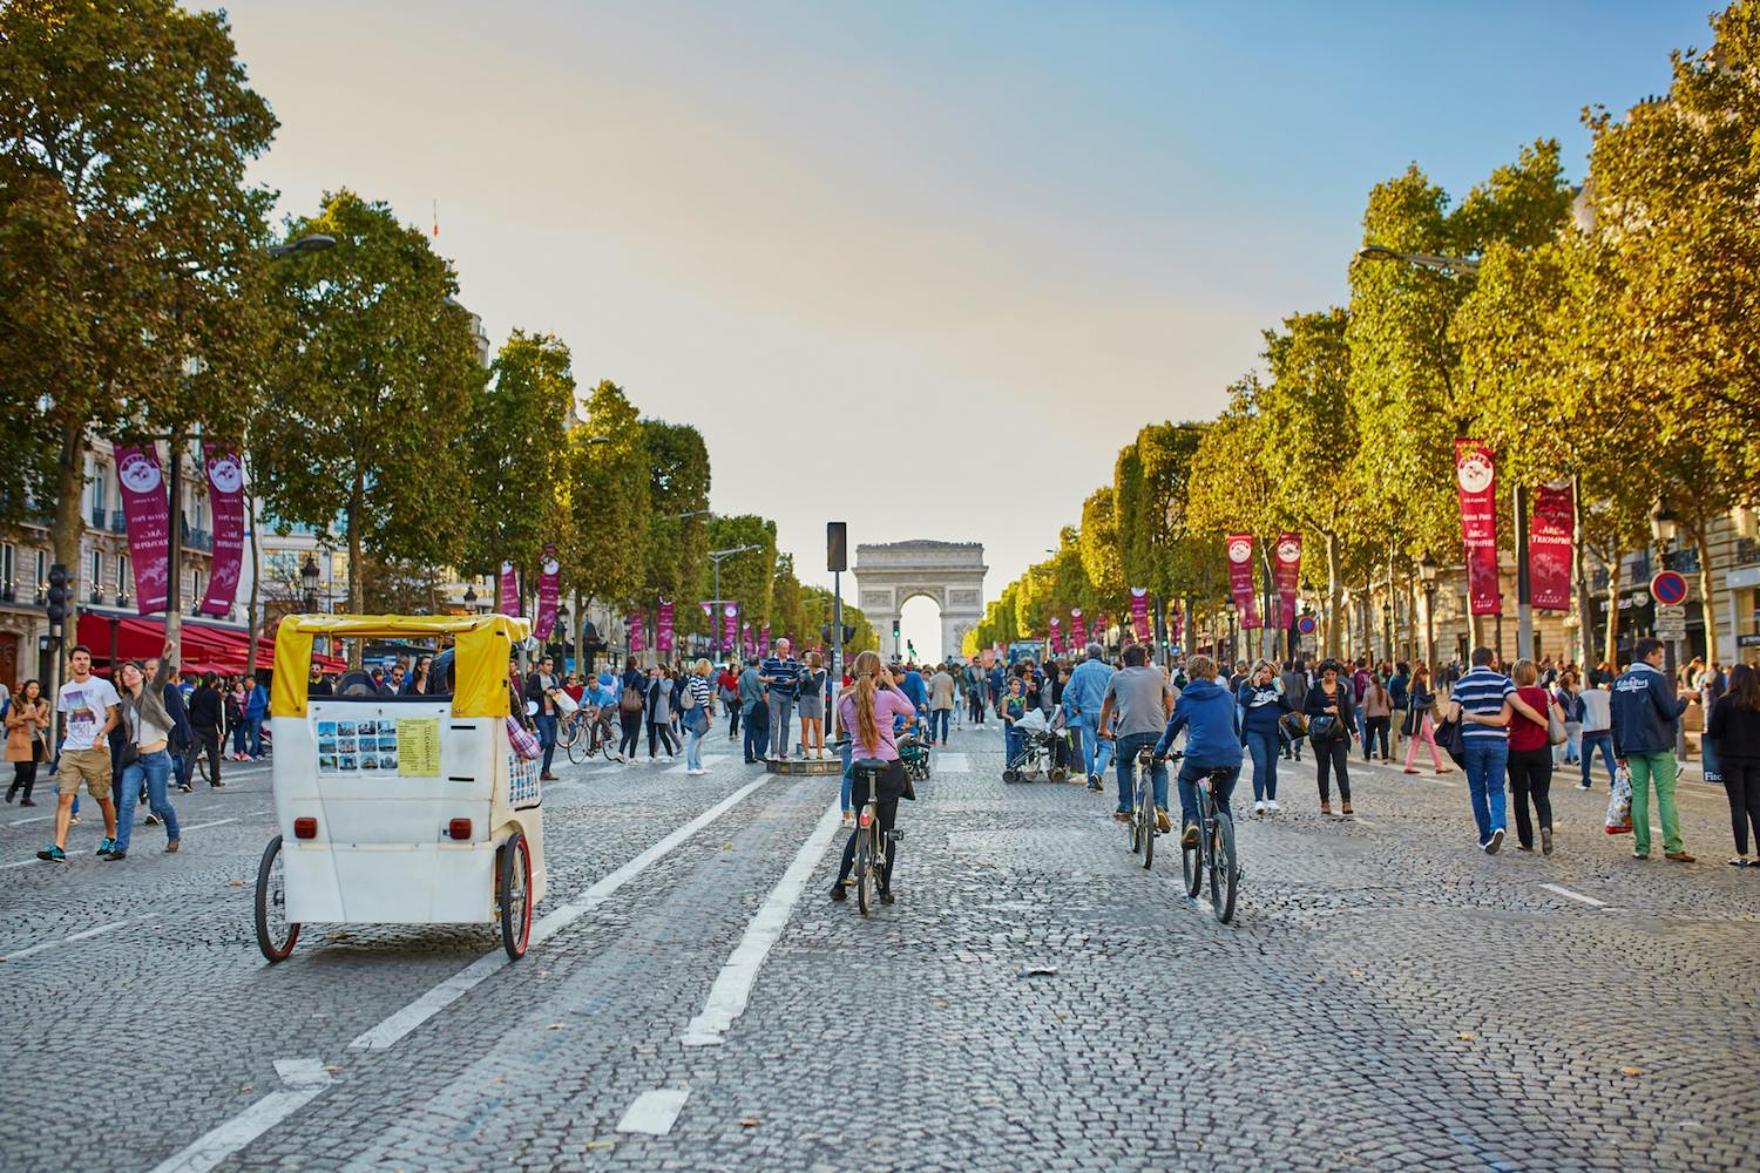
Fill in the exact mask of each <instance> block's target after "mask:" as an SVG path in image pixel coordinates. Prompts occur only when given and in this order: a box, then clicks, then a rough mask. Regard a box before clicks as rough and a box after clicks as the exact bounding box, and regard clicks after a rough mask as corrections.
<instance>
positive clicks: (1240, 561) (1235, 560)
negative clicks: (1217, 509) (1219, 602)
mask: <svg viewBox="0 0 1760 1173" xmlns="http://www.w3.org/2000/svg"><path fill="white" fill-rule="evenodd" d="M1227 549H1228V592H1229V594H1230V595H1232V596H1233V597H1234V606H1235V610H1236V611H1238V612H1239V613H1240V617H1241V628H1242V629H1243V630H1245V629H1246V628H1249V627H1258V626H1260V625H1261V624H1262V622H1263V620H1261V618H1260V616H1259V607H1258V599H1257V596H1255V595H1254V594H1253V535H1252V534H1229V535H1228V547H1227Z"/></svg>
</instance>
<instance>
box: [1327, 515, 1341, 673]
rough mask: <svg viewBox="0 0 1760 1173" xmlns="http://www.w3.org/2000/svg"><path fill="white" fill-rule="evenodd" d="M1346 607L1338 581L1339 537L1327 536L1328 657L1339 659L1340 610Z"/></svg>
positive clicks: (1335, 535)
mask: <svg viewBox="0 0 1760 1173" xmlns="http://www.w3.org/2000/svg"><path fill="white" fill-rule="evenodd" d="M1343 605H1344V601H1343V592H1342V591H1341V589H1340V586H1339V581H1338V535H1337V534H1333V533H1329V534H1327V535H1326V656H1327V658H1328V659H1332V660H1336V659H1338V627H1339V623H1338V621H1339V609H1340V608H1341V607H1342V606H1343Z"/></svg>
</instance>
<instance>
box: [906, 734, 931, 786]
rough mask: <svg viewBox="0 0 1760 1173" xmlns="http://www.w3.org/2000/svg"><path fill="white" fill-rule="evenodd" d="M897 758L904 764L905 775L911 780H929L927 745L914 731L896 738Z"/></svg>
mask: <svg viewBox="0 0 1760 1173" xmlns="http://www.w3.org/2000/svg"><path fill="white" fill-rule="evenodd" d="M898 760H899V761H900V762H901V763H903V765H904V773H905V777H907V778H909V779H910V780H911V781H913V782H927V781H928V780H929V747H928V746H926V745H924V744H923V743H922V741H921V740H920V739H919V738H918V737H917V735H916V734H914V733H907V734H905V735H904V736H902V737H900V738H899V739H898Z"/></svg>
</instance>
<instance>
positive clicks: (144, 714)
mask: <svg viewBox="0 0 1760 1173" xmlns="http://www.w3.org/2000/svg"><path fill="white" fill-rule="evenodd" d="M118 679H119V680H120V681H121V684H122V687H121V688H120V689H119V690H118V691H119V692H120V694H121V696H122V729H123V733H124V734H125V735H126V737H127V744H128V747H129V748H127V749H124V750H123V754H122V758H123V762H124V763H125V764H124V765H123V767H122V805H121V807H120V808H118V810H117V812H116V846H115V847H114V848H112V849H111V850H110V851H109V852H108V853H107V854H106V855H105V856H104V858H105V859H107V860H109V861H110V862H111V863H116V862H118V861H120V860H124V859H127V858H128V841H129V837H130V836H131V834H132V833H133V831H134V811H135V806H136V803H135V802H134V796H135V795H137V794H139V793H140V791H141V782H142V781H143V780H144V781H145V782H146V784H147V807H148V809H150V810H151V811H152V812H153V813H154V814H156V815H158V816H159V818H160V819H161V820H162V821H163V822H164V823H165V850H166V851H176V850H177V849H178V847H180V846H181V845H182V839H181V837H180V836H179V833H178V827H177V811H176V810H175V809H174V808H173V807H172V805H171V799H170V797H169V795H168V794H167V792H166V784H167V782H168V781H169V780H170V778H171V753H170V743H171V730H172V729H173V728H174V725H175V723H174V722H173V721H172V720H171V715H170V714H169V713H167V712H166V711H165V701H164V698H163V694H162V693H161V691H160V688H159V687H157V686H155V685H152V684H149V683H148V681H147V670H146V667H145V666H144V665H142V664H141V663H140V662H139V661H138V660H130V661H128V662H127V663H125V664H123V665H122V670H121V672H120V673H118ZM131 757H132V759H133V760H132V761H131V760H130V758H131Z"/></svg>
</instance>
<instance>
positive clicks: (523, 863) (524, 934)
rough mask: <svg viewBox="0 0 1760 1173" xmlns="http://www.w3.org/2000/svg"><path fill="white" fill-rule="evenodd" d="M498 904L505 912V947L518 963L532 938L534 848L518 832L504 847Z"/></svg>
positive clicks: (499, 869)
mask: <svg viewBox="0 0 1760 1173" xmlns="http://www.w3.org/2000/svg"><path fill="white" fill-rule="evenodd" d="M497 871H498V872H499V877H498V883H497V885H496V889H495V890H496V894H497V896H498V897H499V899H498V900H497V901H496V903H497V905H498V906H499V908H500V912H501V947H502V948H503V949H505V950H507V956H508V957H509V958H511V959H512V960H514V961H518V960H519V959H520V958H522V957H524V956H525V955H526V946H527V945H528V944H530V943H531V939H532V849H531V845H530V844H528V843H527V842H526V837H525V834H524V833H523V832H520V831H515V832H514V833H513V835H512V836H511V837H510V838H509V839H508V840H507V843H506V844H505V845H504V846H503V847H502V848H501V863H500V867H499V868H498V869H497Z"/></svg>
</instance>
